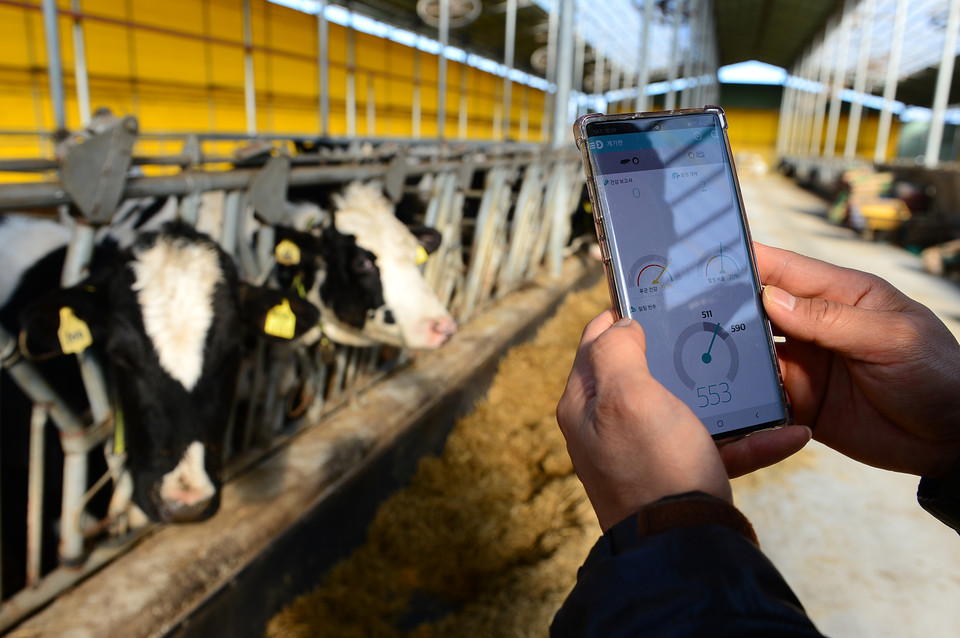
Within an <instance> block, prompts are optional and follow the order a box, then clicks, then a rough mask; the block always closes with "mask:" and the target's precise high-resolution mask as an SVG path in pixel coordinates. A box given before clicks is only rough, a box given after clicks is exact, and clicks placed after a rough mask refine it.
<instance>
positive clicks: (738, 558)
mask: <svg viewBox="0 0 960 638" xmlns="http://www.w3.org/2000/svg"><path fill="white" fill-rule="evenodd" d="M682 499H686V502H680V503H678V501H680V500H682ZM665 501H667V503H666V506H664V504H665ZM648 508H651V509H648ZM648 508H644V510H641V511H640V512H639V513H638V514H637V515H634V516H631V517H630V518H628V519H626V520H624V521H622V522H621V523H619V524H617V525H615V526H614V527H612V528H611V529H610V530H608V531H607V533H606V534H604V535H603V537H601V539H600V540H599V541H598V542H597V544H596V545H595V546H594V548H593V550H592V551H591V552H590V555H589V556H588V557H587V560H586V562H585V563H584V565H583V566H582V567H581V568H580V571H579V573H578V576H577V584H576V586H575V587H574V589H573V591H572V592H571V593H570V595H569V596H568V597H567V600H566V601H565V602H564V604H563V606H562V607H561V608H560V610H559V611H558V612H557V615H556V617H555V618H554V620H553V624H552V625H551V627H550V635H551V637H552V638H565V637H573V636H577V637H586V636H594V637H597V638H619V637H621V636H631V637H634V636H657V637H662V638H679V637H681V636H683V637H686V636H710V637H711V638H717V637H723V636H731V637H732V636H737V637H750V636H757V637H760V636H763V637H770V636H777V637H784V638H792V637H804V638H808V637H819V636H821V634H820V633H819V632H818V631H817V630H816V628H815V627H814V625H813V623H812V622H811V621H810V619H809V618H808V617H807V615H806V613H805V612H804V610H803V607H802V605H801V604H800V601H799V600H797V597H796V596H795V595H794V594H793V592H792V591H791V590H790V588H789V587H788V586H787V584H786V582H785V581H784V580H783V577H782V576H781V575H780V573H779V572H778V571H777V569H776V568H775V567H774V566H773V564H772V563H771V562H770V561H769V560H768V559H767V558H766V556H764V555H763V553H762V552H761V551H760V548H759V547H758V546H757V545H756V540H755V537H754V536H753V531H752V528H750V526H749V523H748V522H747V521H746V518H745V517H743V515H742V514H740V512H739V511H738V510H736V508H734V507H733V506H732V505H730V504H728V503H726V502H725V501H721V500H720V499H716V498H714V497H710V496H707V495H705V494H692V495H682V496H680V497H671V499H665V500H664V501H658V503H655V504H653V506H648ZM645 510H646V511H645ZM738 517H739V518H738ZM741 519H742V521H741ZM743 525H746V529H744V528H743Z"/></svg>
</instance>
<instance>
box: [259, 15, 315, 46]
mask: <svg viewBox="0 0 960 638" xmlns="http://www.w3.org/2000/svg"><path fill="white" fill-rule="evenodd" d="M268 6H269V7H270V10H269V11H268V12H267V16H268V18H267V24H265V25H264V29H265V34H264V35H265V42H267V43H269V47H270V48H271V49H275V50H277V51H287V52H289V53H294V54H297V55H308V56H310V57H314V56H316V55H317V17H316V16H313V15H307V14H305V13H300V12H298V11H291V10H289V9H284V8H283V7H279V6H277V5H268Z"/></svg>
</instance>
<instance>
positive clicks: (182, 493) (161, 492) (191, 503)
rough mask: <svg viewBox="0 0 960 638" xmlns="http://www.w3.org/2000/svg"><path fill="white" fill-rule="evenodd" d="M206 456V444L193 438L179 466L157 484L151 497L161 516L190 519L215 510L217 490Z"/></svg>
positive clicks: (170, 520)
mask: <svg viewBox="0 0 960 638" xmlns="http://www.w3.org/2000/svg"><path fill="white" fill-rule="evenodd" d="M204 456H205V450H204V447H203V444H202V443H200V442H199V441H194V442H193V443H191V444H190V445H189V446H188V447H187V450H186V452H184V454H183V458H181V459H180V462H179V463H178V464H177V466H176V467H175V468H173V470H171V471H170V472H167V473H166V474H164V475H163V477H161V479H160V481H159V482H158V485H155V486H154V489H153V490H152V498H153V501H154V505H155V506H156V508H157V512H158V513H159V515H160V518H161V519H162V520H164V521H168V522H174V523H189V522H193V521H199V520H203V519H204V518H207V517H209V516H211V515H212V514H213V513H214V512H216V510H217V507H218V506H219V500H218V499H217V494H218V491H217V488H216V486H215V485H214V483H213V481H212V480H211V478H210V475H209V474H208V473H207V470H206V467H205V464H204Z"/></svg>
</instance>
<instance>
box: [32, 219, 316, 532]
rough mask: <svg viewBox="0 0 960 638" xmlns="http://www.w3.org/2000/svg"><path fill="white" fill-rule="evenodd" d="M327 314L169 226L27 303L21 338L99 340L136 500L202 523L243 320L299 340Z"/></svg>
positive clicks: (40, 342) (162, 516)
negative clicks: (242, 278)
mask: <svg viewBox="0 0 960 638" xmlns="http://www.w3.org/2000/svg"><path fill="white" fill-rule="evenodd" d="M318 316H319V313H318V311H317V310H316V309H315V308H313V307H312V306H310V305H309V304H307V303H305V302H303V301H301V300H299V299H298V298H296V297H293V296H290V295H284V294H283V293H280V292H279V291H269V290H263V289H259V288H252V287H246V286H243V285H241V284H240V282H239V281H238V277H237V273H236V269H235V267H234V265H233V262H232V260H231V259H230V258H229V256H227V255H226V254H225V253H224V252H223V251H222V250H221V249H220V248H219V247H218V246H217V245H216V244H215V243H214V242H213V241H211V240H210V239H209V238H208V237H206V236H204V235H201V234H200V233H197V232H196V231H194V230H192V229H189V228H187V227H185V226H182V225H171V226H168V227H165V228H164V229H163V230H161V231H160V232H155V233H147V234H145V235H142V236H141V237H139V238H138V240H137V241H136V242H135V243H134V245H133V246H132V247H131V249H130V250H129V251H127V252H126V253H125V254H124V257H123V258H122V259H120V260H118V262H117V263H115V264H114V265H113V266H112V267H110V268H107V269H103V270H100V271H99V272H95V273H93V275H91V277H90V278H89V279H88V280H87V281H85V282H83V283H82V284H80V285H78V286H76V287H73V288H69V289H65V290H61V291H57V292H55V293H52V294H51V295H48V296H45V297H43V298H42V299H40V300H39V301H38V302H37V303H35V304H33V305H31V306H30V307H28V308H27V309H26V310H25V311H24V313H23V316H22V320H21V325H22V330H21V337H20V341H21V345H22V349H23V350H25V354H27V355H28V356H34V357H46V356H50V355H52V354H58V353H64V352H66V353H70V352H74V351H76V350H77V348H76V347H73V346H80V347H85V346H89V345H95V346H96V347H97V350H98V351H99V352H101V353H102V356H104V357H105V359H106V360H107V362H108V364H109V368H110V370H111V371H112V374H111V379H112V384H111V385H112V387H113V389H114V394H115V405H116V420H117V423H118V424H119V423H122V424H123V438H124V440H125V444H126V445H125V451H126V454H127V463H126V472H127V482H128V484H130V483H132V486H131V487H130V489H132V499H133V503H134V504H135V505H136V506H137V507H139V508H140V509H141V510H142V511H143V513H145V514H146V515H147V517H149V518H151V519H153V520H159V521H172V522H185V521H197V520H203V519H205V518H208V517H209V516H211V515H212V514H213V513H214V512H216V510H217V508H218V507H219V502H220V486H221V476H220V475H221V467H222V461H223V452H224V449H223V448H224V445H225V435H226V429H227V421H228V418H229V414H230V409H231V405H232V403H233V398H234V392H235V386H236V378H237V371H238V370H239V368H240V365H239V364H240V357H241V346H242V341H243V336H244V329H245V328H252V329H253V330H255V331H256V332H257V333H262V332H263V331H264V330H266V332H267V333H268V334H272V335H274V337H275V338H277V339H290V338H295V337H296V336H299V335H300V334H302V333H303V332H304V331H306V330H308V329H309V328H310V327H311V326H313V325H315V324H316V322H317V319H318ZM78 322H79V323H78ZM58 332H59V333H60V334H59V335H58Z"/></svg>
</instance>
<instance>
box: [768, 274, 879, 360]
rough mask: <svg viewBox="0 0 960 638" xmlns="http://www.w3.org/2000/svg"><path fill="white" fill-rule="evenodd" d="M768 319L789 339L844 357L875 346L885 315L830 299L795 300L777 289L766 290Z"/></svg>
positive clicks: (795, 298) (769, 287)
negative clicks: (812, 344) (831, 351)
mask: <svg viewBox="0 0 960 638" xmlns="http://www.w3.org/2000/svg"><path fill="white" fill-rule="evenodd" d="M763 307H764V309H765V310H766V311H767V316H769V317H770V321H772V322H773V324H774V325H775V326H777V328H779V329H780V331H781V332H783V334H784V335H785V336H787V337H790V338H793V339H797V340H799V341H808V342H813V343H815V344H817V345H819V346H821V347H823V348H826V349H828V350H834V351H837V352H839V353H841V354H845V355H847V354H852V353H856V352H862V351H863V349H864V347H866V346H869V345H870V344H873V343H875V341H876V335H877V333H876V332H875V330H879V329H881V328H882V326H880V325H879V323H880V322H881V317H880V316H878V315H883V314H885V313H882V312H877V311H875V310H866V309H863V308H857V307H855V306H850V305H847V304H844V303H840V302H839V301H833V300H830V299H820V298H815V299H805V298H803V297H794V296H793V295H791V294H790V293H789V292H787V291H786V290H784V289H782V288H777V287H776V286H766V287H764V289H763Z"/></svg>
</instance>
